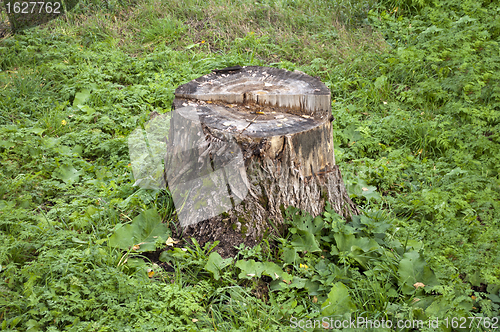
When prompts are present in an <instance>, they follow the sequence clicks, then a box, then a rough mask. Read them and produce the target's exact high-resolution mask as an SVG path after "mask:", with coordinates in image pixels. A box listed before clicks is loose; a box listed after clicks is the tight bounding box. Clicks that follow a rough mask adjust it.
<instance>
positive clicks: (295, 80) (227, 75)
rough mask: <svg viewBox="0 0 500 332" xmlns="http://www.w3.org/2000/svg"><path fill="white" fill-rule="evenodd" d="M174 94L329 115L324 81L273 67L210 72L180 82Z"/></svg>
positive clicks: (257, 108) (320, 117)
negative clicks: (182, 83)
mask: <svg viewBox="0 0 500 332" xmlns="http://www.w3.org/2000/svg"><path fill="white" fill-rule="evenodd" d="M175 96H176V98H184V99H187V100H196V101H205V102H215V103H217V102H218V103H224V104H228V105H242V106H249V107H251V108H255V111H256V112H259V111H260V112H262V113H264V114H262V115H265V114H266V113H270V114H272V113H271V112H272V110H271V109H270V108H273V107H276V108H279V109H280V110H281V112H285V113H289V114H293V115H296V116H309V117H311V118H314V119H316V120H323V119H325V118H329V117H330V116H331V104H330V90H329V89H328V87H326V85H325V84H323V83H322V82H321V81H320V80H319V79H317V78H314V77H311V76H309V75H306V74H304V73H302V72H290V71H286V70H284V69H277V68H269V67H258V66H248V67H242V68H241V69H236V70H232V71H231V70H230V71H218V72H213V73H210V74H207V75H205V76H202V77H200V78H198V79H196V80H194V81H191V82H189V83H186V84H184V85H181V86H180V87H178V88H177V90H176V91H175ZM243 113H244V112H243ZM275 116H276V115H275ZM262 119H264V118H262ZM267 120H270V119H267Z"/></svg>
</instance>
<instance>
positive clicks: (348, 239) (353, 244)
mask: <svg viewBox="0 0 500 332" xmlns="http://www.w3.org/2000/svg"><path fill="white" fill-rule="evenodd" d="M334 238H335V242H336V245H337V248H335V247H333V246H332V248H331V254H332V255H339V254H340V253H341V252H343V253H345V254H346V255H347V256H348V257H351V258H353V259H354V260H356V261H357V262H358V263H359V264H360V265H361V266H362V267H364V268H367V265H366V264H367V263H368V261H369V260H370V259H371V258H373V257H375V256H374V253H375V252H377V251H378V250H379V248H380V246H379V244H378V243H377V241H375V240H374V239H370V238H367V237H361V238H356V236H354V234H347V235H346V234H341V233H337V234H335V235H334Z"/></svg>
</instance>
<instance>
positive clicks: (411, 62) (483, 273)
mask: <svg viewBox="0 0 500 332" xmlns="http://www.w3.org/2000/svg"><path fill="white" fill-rule="evenodd" d="M0 15H1V16H0V21H2V22H0V23H1V24H2V25H3V26H7V25H6V24H5V22H6V21H7V17H6V15H5V12H3V13H2V14H0ZM499 44H500V7H498V5H497V4H496V1H493V0H438V1H430V0H381V1H374V0H364V1H354V0H339V1H335V2H334V1H327V0H311V1H301V0H279V1H268V0H259V1H253V0H252V1H247V0H244V1H240V2H238V3H236V2H235V3H234V4H233V3H231V2H229V1H224V0H207V1H180V0H179V1H176V0H173V1H168V2H167V1H155V0H144V1H130V2H126V1H116V0H109V1H102V2H101V1H92V0H82V1H80V3H79V4H78V5H77V6H76V7H75V8H74V9H73V11H72V12H70V13H68V14H67V15H66V16H64V17H60V18H58V19H56V20H53V21H51V22H49V23H47V24H45V25H44V26H43V27H37V28H32V29H28V30H25V31H23V32H21V33H18V34H16V35H11V34H7V35H5V36H3V37H2V39H0V159H1V165H2V166H1V172H0V243H1V246H0V290H1V292H0V328H1V329H2V330H6V331H9V330H10V331H31V332H33V331H214V330H217V331H229V330H231V331H257V330H270V331H287V330H291V331H295V330H299V326H300V327H303V328H302V329H300V330H307V331H312V330H313V329H314V327H312V326H310V325H307V324H308V323H307V322H309V324H312V323H314V322H315V321H314V320H321V319H323V317H328V318H329V319H332V320H326V321H322V322H321V323H324V324H327V325H323V326H322V327H321V328H319V327H318V326H316V330H318V331H319V330H322V329H323V328H325V327H328V328H333V329H335V326H333V327H332V326H331V325H328V324H330V323H331V322H334V321H341V320H346V319H347V320H348V319H351V320H360V321H363V319H369V320H372V321H373V320H378V321H379V322H381V321H382V320H384V321H385V322H387V321H390V322H392V323H393V324H392V325H393V327H392V328H390V326H388V324H387V323H386V325H385V326H384V328H377V329H375V328H373V330H377V331H391V330H400V331H410V330H419V331H436V330H440V331H452V330H453V331H469V330H472V331H482V330H486V331H488V330H493V329H494V328H495V327H497V328H498V327H500V321H498V316H499V315H500V312H499V309H500V252H499V251H500V250H499V244H498V241H499V238H500V179H499V171H500V166H499V165H500V145H499V143H500V137H499V133H500V125H499V123H500V45H499ZM233 65H242V66H243V65H263V66H264V65H265V66H273V67H279V68H285V69H288V70H295V69H296V70H301V71H304V72H305V73H307V74H310V75H313V76H318V77H320V78H321V80H322V81H323V82H325V84H327V86H328V87H329V88H330V89H331V91H332V112H333V115H334V117H335V121H334V122H333V126H334V140H335V157H336V161H337V163H338V164H339V165H340V167H341V169H342V172H343V177H344V180H345V182H346V184H347V186H348V190H349V194H350V195H351V197H352V198H353V200H355V202H356V203H357V204H358V205H359V206H360V208H361V209H362V210H363V214H362V215H361V216H359V217H356V218H354V219H353V220H352V221H351V222H349V223H346V221H345V220H342V219H341V218H340V217H339V216H337V215H336V214H335V213H333V212H332V211H331V210H330V209H326V211H325V212H324V214H323V215H322V216H319V217H317V218H312V217H311V216H308V215H306V214H303V213H301V212H300V211H297V210H295V209H294V208H293V207H291V208H289V209H288V210H287V211H286V216H287V222H288V223H289V225H290V228H289V230H288V231H287V232H286V233H285V234H281V236H280V237H277V238H272V239H268V240H266V241H263V242H262V243H261V244H260V245H259V246H257V247H255V248H244V247H241V248H240V251H239V255H238V256H237V257H235V258H234V259H222V258H221V257H220V256H219V255H218V254H217V253H215V251H214V250H213V248H214V246H215V245H216V244H213V245H207V246H206V247H204V248H202V247H200V246H199V245H197V243H193V242H192V241H191V240H190V239H180V240H181V242H177V243H176V240H179V239H177V238H176V237H175V236H173V234H178V230H177V229H175V227H176V226H175V222H174V221H175V210H174V208H173V205H172V200H171V198H170V196H169V193H168V191H154V190H145V189H139V188H138V187H134V186H133V183H134V179H133V176H132V173H131V169H130V165H129V163H130V159H129V155H128V144H127V136H128V135H129V134H130V133H131V132H132V131H133V130H134V129H135V128H138V127H140V126H141V125H144V123H145V122H146V121H147V120H148V119H149V114H150V113H151V112H153V111H156V112H158V113H165V112H168V111H169V110H170V106H171V102H172V100H173V91H174V90H175V88H176V87H177V86H179V85H180V84H183V83H186V82H188V81H190V80H192V79H195V78H197V77H199V76H201V75H204V74H206V73H209V72H210V71H211V70H213V69H215V68H223V67H228V66H233ZM172 237H174V239H172ZM436 319H437V320H438V322H439V324H438V325H439V327H437V328H436V327H435V326H434V325H432V324H431V325H430V324H429V322H436ZM403 320H412V322H417V325H410V326H409V325H407V326H406V327H402V328H400V329H398V328H397V322H398V321H403ZM419 321H421V322H423V323H422V324H418V322H419ZM495 324H496V325H495ZM365 327H367V326H363V325H361V326H357V327H356V328H351V327H350V328H344V329H343V330H345V331H348V330H352V331H358V330H360V329H361V328H363V330H370V328H366V329H364V328H365Z"/></svg>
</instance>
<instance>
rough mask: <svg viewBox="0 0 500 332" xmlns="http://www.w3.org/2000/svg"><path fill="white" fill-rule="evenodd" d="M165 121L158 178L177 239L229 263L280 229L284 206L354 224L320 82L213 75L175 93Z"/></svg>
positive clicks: (255, 73) (273, 75)
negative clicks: (172, 208) (174, 216)
mask: <svg viewBox="0 0 500 332" xmlns="http://www.w3.org/2000/svg"><path fill="white" fill-rule="evenodd" d="M173 112H174V115H173V117H172V121H171V123H170V137H169V144H168V147H167V150H168V151H169V152H168V153H167V157H166V159H165V168H166V170H165V174H166V178H167V182H168V186H169V188H170V190H171V191H172V193H173V195H174V196H175V195H177V196H176V197H177V202H176V208H177V210H178V214H179V210H181V211H180V214H179V216H181V215H182V213H185V214H184V215H182V218H180V224H181V226H182V228H183V230H184V236H187V237H194V238H195V239H196V240H197V241H198V242H199V243H200V244H201V245H203V244H204V243H206V242H207V241H217V240H218V241H220V244H219V246H218V247H217V251H218V252H219V253H220V254H221V255H222V256H231V255H234V254H235V253H236V249H234V246H237V245H239V244H240V243H245V244H246V245H248V246H253V245H255V244H257V243H258V241H260V240H261V239H262V237H263V236H265V235H268V234H270V233H274V232H276V231H277V230H280V229H282V227H283V217H282V210H283V209H285V208H287V207H288V206H289V205H293V206H295V207H297V208H300V209H302V210H305V211H307V212H309V213H311V214H312V215H319V214H321V213H322V212H323V210H324V207H325V204H326V202H330V204H331V205H332V207H333V209H334V210H335V211H336V212H337V213H338V214H340V215H341V216H343V217H345V218H350V217H351V215H353V214H359V211H358V209H357V208H356V206H355V205H354V204H353V202H352V201H351V200H350V198H349V196H348V194H347V191H346V189H345V186H344V183H343V181H342V176H341V173H340V170H339V167H338V166H337V165H335V158H334V147H333V136H332V125H331V121H333V117H332V114H331V101H330V90H329V89H328V88H327V87H326V86H325V85H324V84H323V83H322V82H321V81H320V80H319V79H316V78H313V77H311V76H308V75H306V74H304V73H302V72H290V71H286V70H283V69H276V68H267V67H257V66H249V67H231V68H227V69H223V70H216V71H214V72H213V73H210V74H208V75H205V76H203V77H200V78H198V79H196V80H193V81H191V82H189V83H187V84H184V85H181V86H180V87H178V88H177V90H176V91H175V100H174V103H173ZM197 128H198V129H197ZM207 170H208V171H207ZM209 172H214V173H216V172H219V173H218V174H219V175H220V176H218V177H217V176H211V177H210V176H209V174H208V173H209ZM214 173H212V174H214ZM196 179H197V180H196ZM200 179H204V180H203V181H201V180H200ZM193 181H194V182H193ZM179 188H180V190H177V189H179ZM216 188H218V189H217V190H215V189H216ZM220 189H222V190H220ZM176 190H177V191H176ZM176 193H177V194H176ZM202 196H203V197H205V198H204V199H201V202H200V197H202ZM180 199H182V204H180ZM174 201H175V197H174ZM178 205H182V208H181V209H179V206H178ZM207 216H208V218H205V217H207Z"/></svg>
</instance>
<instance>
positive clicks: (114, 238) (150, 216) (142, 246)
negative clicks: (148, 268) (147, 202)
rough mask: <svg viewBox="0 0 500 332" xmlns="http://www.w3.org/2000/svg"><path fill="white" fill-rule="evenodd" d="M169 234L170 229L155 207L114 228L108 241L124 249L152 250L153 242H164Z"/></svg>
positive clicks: (111, 244) (154, 247) (153, 248)
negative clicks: (129, 222)
mask: <svg viewBox="0 0 500 332" xmlns="http://www.w3.org/2000/svg"><path fill="white" fill-rule="evenodd" d="M169 236H170V230H169V229H168V227H167V225H166V224H164V223H162V222H161V217H160V215H159V214H158V212H156V209H149V210H146V211H144V212H142V213H141V214H139V215H138V216H137V217H135V218H134V220H132V223H131V224H129V225H125V226H123V227H121V228H118V229H116V230H115V232H114V233H113V235H111V237H110V238H109V242H108V243H109V245H110V246H111V247H116V248H120V249H124V250H127V249H129V248H131V247H132V248H133V249H134V250H135V251H137V252H144V251H154V250H156V246H155V242H156V241H158V240H161V241H163V242H164V241H165V240H166V239H167V238H168V237H169Z"/></svg>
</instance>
